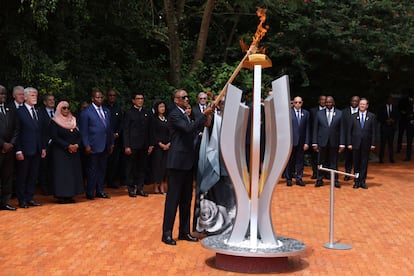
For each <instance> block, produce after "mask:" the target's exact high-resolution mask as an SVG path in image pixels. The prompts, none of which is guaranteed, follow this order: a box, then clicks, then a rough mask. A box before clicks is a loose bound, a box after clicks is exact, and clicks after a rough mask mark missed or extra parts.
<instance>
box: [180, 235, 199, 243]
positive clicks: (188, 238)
mask: <svg viewBox="0 0 414 276" xmlns="http://www.w3.org/2000/svg"><path fill="white" fill-rule="evenodd" d="M178 239H179V240H183V241H189V242H198V239H197V238H196V237H193V236H191V234H180V235H178Z"/></svg>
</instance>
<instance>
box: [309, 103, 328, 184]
mask: <svg viewBox="0 0 414 276" xmlns="http://www.w3.org/2000/svg"><path fill="white" fill-rule="evenodd" d="M325 105H326V96H325V95H319V101H318V106H316V107H313V108H311V109H310V110H309V112H310V119H309V123H310V128H309V129H310V135H311V138H312V134H313V122H314V121H315V117H316V113H317V112H318V111H319V110H323V109H325ZM309 151H310V163H311V166H312V176H311V179H317V178H318V175H319V170H318V163H319V159H320V157H319V152H317V151H314V150H312V149H310V150H309Z"/></svg>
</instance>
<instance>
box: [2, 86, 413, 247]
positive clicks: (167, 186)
mask: <svg viewBox="0 0 414 276" xmlns="http://www.w3.org/2000/svg"><path fill="white" fill-rule="evenodd" d="M130 100H131V107H130V109H128V110H126V111H123V110H122V108H121V106H120V105H119V103H118V102H117V93H116V91H115V90H113V89H110V90H109V91H107V92H106V100H105V99H104V92H103V91H102V90H100V89H94V90H93V91H92V93H91V98H90V104H89V103H87V102H85V103H83V104H82V109H81V110H80V111H79V112H77V114H75V108H73V107H71V106H70V103H69V102H68V101H64V100H63V101H60V102H58V104H57V105H56V102H55V98H54V96H53V95H51V94H47V95H45V96H44V97H43V105H44V106H43V107H39V104H38V91H37V89H35V88H33V87H27V88H23V87H21V86H16V87H15V88H14V89H13V100H12V101H11V102H8V101H7V91H6V88H5V87H3V86H0V147H1V154H0V168H1V169H0V184H1V186H0V188H1V192H2V193H1V195H2V196H1V202H0V208H1V209H2V210H10V211H14V210H16V207H14V206H12V205H10V203H9V200H10V197H11V196H12V194H13V193H15V195H16V197H17V199H18V206H19V207H20V208H23V209H25V208H29V207H32V206H41V203H39V202H38V201H36V200H35V199H34V195H35V190H36V183H39V184H40V188H41V189H42V191H43V193H45V194H50V195H54V196H55V198H56V200H57V202H58V203H61V204H66V203H74V202H75V200H74V197H75V196H76V195H79V194H85V196H86V198H87V199H88V200H94V199H95V198H97V197H98V198H103V199H109V198H110V195H109V194H107V193H106V192H105V185H106V187H111V188H117V187H119V186H120V185H123V186H126V188H127V191H128V195H129V197H132V198H135V197H137V196H142V197H147V196H148V193H147V192H145V191H144V184H146V183H148V180H147V179H148V168H151V169H152V171H153V172H154V173H153V174H152V176H151V182H152V183H153V184H154V193H155V194H166V200H165V209H164V220H163V226H162V241H163V242H164V243H166V244H168V245H175V244H176V241H175V240H174V239H173V237H172V229H173V225H174V220H175V216H176V212H177V210H178V209H179V218H180V227H179V235H178V239H180V240H186V241H190V242H194V241H197V240H198V239H197V238H196V237H194V236H192V235H191V231H190V213H191V212H190V207H191V201H192V192H193V180H194V177H195V169H196V168H197V161H198V158H199V150H200V143H201V137H202V136H203V132H204V127H205V126H208V125H210V124H211V123H212V122H211V118H212V117H214V116H213V115H216V114H220V113H217V110H215V109H214V108H212V107H209V106H208V97H207V94H206V93H203V92H201V93H199V94H198V96H197V104H195V105H194V106H191V105H190V102H189V95H188V93H187V92H186V91H185V90H182V89H178V90H176V91H175V92H174V95H173V102H172V103H171V104H169V103H167V102H165V101H162V100H157V101H155V102H154V103H153V105H152V109H146V108H145V107H144V100H145V99H144V94H143V93H141V92H136V93H133V94H132V95H131V99H130ZM223 108H224V107H222V109H223ZM368 108H369V102H368V100H367V99H366V98H360V97H359V96H353V97H352V98H351V99H350V104H349V106H348V107H346V108H344V109H338V108H337V107H336V106H335V99H334V98H333V97H332V96H325V95H321V96H320V97H319V100H318V105H317V106H316V107H314V108H311V109H309V110H306V109H304V108H303V99H302V97H300V96H296V97H294V98H293V100H292V102H291V119H292V122H291V123H292V134H293V137H292V138H293V139H292V153H291V156H290V159H289V162H288V164H287V166H286V169H285V172H284V177H285V178H286V184H287V185H288V186H292V185H293V182H292V179H295V183H296V184H297V185H299V186H305V182H304V181H303V179H302V177H303V171H304V165H305V155H306V154H308V153H309V156H310V164H311V166H312V176H311V178H312V179H315V186H316V187H320V186H323V185H324V183H323V180H324V178H326V176H325V175H324V174H323V173H321V171H320V170H318V166H320V165H322V166H324V167H326V168H330V169H334V170H337V164H338V159H339V156H341V155H342V156H343V159H344V161H345V171H346V172H347V173H351V172H352V168H353V173H354V174H358V177H355V178H354V185H353V188H355V189H357V188H363V189H367V188H368V186H367V184H366V177H367V171H368V161H369V156H370V152H371V151H373V150H375V148H376V144H377V125H379V127H380V131H379V134H380V139H379V140H380V150H379V162H380V163H383V162H385V159H384V158H385V152H386V150H385V148H386V147H387V146H388V150H387V152H388V155H389V162H391V163H394V162H395V158H394V136H395V134H396V133H397V132H398V134H399V135H398V140H397V152H399V151H401V150H402V146H401V144H402V136H403V135H404V133H405V135H406V137H407V138H406V141H407V147H406V157H405V158H404V161H410V160H411V152H412V139H413V134H414V105H413V97H412V95H409V97H408V98H407V99H404V100H402V101H400V104H398V105H396V104H394V102H393V98H392V97H387V99H386V100H385V102H384V105H382V106H381V107H380V108H378V109H377V110H376V114H374V113H373V112H370V111H369V110H368ZM75 115H76V117H75ZM220 116H221V114H220ZM220 116H219V117H216V121H217V122H220V120H221V119H220V118H221V117H220ZM377 122H378V123H377ZM216 127H217V129H219V126H216ZM217 131H218V130H216V132H217ZM204 134H205V133H204ZM204 136H205V135H204ZM220 162H221V161H220ZM220 166H221V165H220ZM222 167H223V170H222V173H221V174H220V175H219V176H218V178H220V181H224V182H225V183H227V184H226V185H227V186H228V187H231V181H230V180H229V179H228V176H227V173H226V172H225V168H224V166H222ZM167 174H168V178H167ZM344 180H345V181H348V180H350V178H349V177H348V176H346V177H345V178H344ZM227 186H226V187H227ZM335 187H337V188H340V187H341V184H340V182H339V180H338V178H337V179H335ZM209 188H211V187H209ZM167 190H168V191H167ZM207 190H208V189H205V190H203V189H201V190H200V191H201V192H200V194H197V196H201V201H199V202H198V204H196V211H197V214H201V215H203V214H204V213H203V212H205V210H209V211H210V210H216V213H219V212H218V210H219V209H220V208H227V210H229V209H231V206H232V205H234V202H233V201H234V200H231V201H230V202H227V201H228V198H227V199H226V200H224V201H223V203H222V205H220V206H218V205H217V206H216V205H214V204H213V205H212V204H211V198H210V196H211V195H212V194H214V193H216V194H217V192H213V190H211V191H209V192H208V191H207ZM228 190H229V191H230V190H231V189H228ZM166 191H167V192H166ZM223 206H226V207H223ZM219 207H220V208H219ZM193 222H196V223H194V224H193V230H194V229H202V230H203V231H207V230H208V231H211V233H212V232H214V231H216V232H217V230H218V229H221V228H222V227H223V226H224V225H227V223H223V224H222V225H221V226H220V227H218V226H215V227H211V225H210V221H207V220H202V218H200V217H199V218H194V219H193Z"/></svg>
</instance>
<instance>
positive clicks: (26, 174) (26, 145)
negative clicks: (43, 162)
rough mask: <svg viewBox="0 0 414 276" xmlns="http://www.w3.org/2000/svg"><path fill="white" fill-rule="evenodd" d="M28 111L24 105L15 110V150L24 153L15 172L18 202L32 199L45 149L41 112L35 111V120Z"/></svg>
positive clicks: (21, 202)
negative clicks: (17, 130)
mask: <svg viewBox="0 0 414 276" xmlns="http://www.w3.org/2000/svg"><path fill="white" fill-rule="evenodd" d="M30 112H31V111H29V110H28V109H27V108H26V106H25V105H24V106H22V107H20V108H19V109H17V110H16V113H17V124H18V128H19V135H18V137H17V148H16V152H19V151H20V152H22V153H23V155H24V160H19V161H17V173H16V186H17V187H16V194H17V198H18V199H19V202H20V204H23V203H27V202H29V201H32V200H33V195H34V192H35V184H36V180H37V176H38V172H39V162H40V157H41V153H42V150H45V149H46V138H45V135H44V133H45V129H44V128H45V126H43V125H42V122H44V118H43V117H42V116H43V114H42V113H39V112H37V111H36V113H37V117H38V120H35V119H33V117H32V115H31V113H30Z"/></svg>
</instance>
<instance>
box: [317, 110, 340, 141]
mask: <svg viewBox="0 0 414 276" xmlns="http://www.w3.org/2000/svg"><path fill="white" fill-rule="evenodd" d="M331 112H333V114H332V121H331V124H330V125H328V118H327V115H326V113H327V109H323V110H319V111H318V112H317V113H316V116H315V120H314V122H313V138H312V143H313V144H317V145H319V146H320V147H326V146H330V147H339V145H345V135H344V131H343V129H342V111H341V110H339V109H336V108H333V109H332V111H331Z"/></svg>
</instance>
